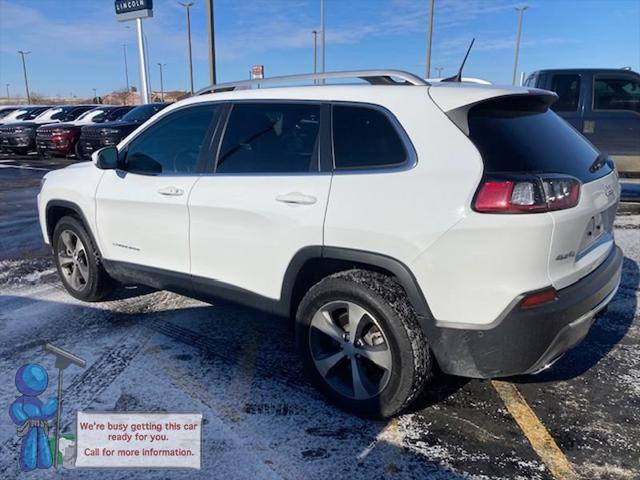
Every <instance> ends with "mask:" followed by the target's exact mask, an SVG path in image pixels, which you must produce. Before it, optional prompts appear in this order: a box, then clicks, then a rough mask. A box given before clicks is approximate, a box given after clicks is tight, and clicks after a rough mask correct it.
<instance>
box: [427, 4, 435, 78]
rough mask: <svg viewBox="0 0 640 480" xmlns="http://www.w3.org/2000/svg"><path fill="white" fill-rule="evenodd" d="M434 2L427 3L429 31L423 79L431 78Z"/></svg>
mask: <svg viewBox="0 0 640 480" xmlns="http://www.w3.org/2000/svg"><path fill="white" fill-rule="evenodd" d="M434 4H435V0H430V1H429V31H428V32H427V60H426V62H425V65H424V78H429V77H431V42H432V39H433V7H434Z"/></svg>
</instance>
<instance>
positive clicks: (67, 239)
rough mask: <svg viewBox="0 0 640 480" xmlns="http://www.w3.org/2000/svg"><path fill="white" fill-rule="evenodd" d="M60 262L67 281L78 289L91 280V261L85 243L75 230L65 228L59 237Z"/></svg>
mask: <svg viewBox="0 0 640 480" xmlns="http://www.w3.org/2000/svg"><path fill="white" fill-rule="evenodd" d="M57 250H58V264H59V265H60V270H61V271H62V274H63V275H64V277H65V280H66V281H67V283H68V284H69V285H70V286H71V288H73V289H74V290H76V291H80V290H82V289H83V288H84V287H85V286H86V285H87V282H88V281H89V262H88V259H87V251H86V249H85V246H84V244H83V243H82V241H81V240H80V238H79V237H78V235H76V234H75V233H74V232H73V231H71V230H64V231H63V232H62V233H61V234H60V237H59V239H58V249H57Z"/></svg>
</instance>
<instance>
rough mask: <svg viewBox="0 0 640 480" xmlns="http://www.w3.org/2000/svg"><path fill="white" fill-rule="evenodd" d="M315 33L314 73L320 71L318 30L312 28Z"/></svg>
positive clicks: (312, 32) (313, 33)
mask: <svg viewBox="0 0 640 480" xmlns="http://www.w3.org/2000/svg"><path fill="white" fill-rule="evenodd" d="M311 34H312V35H313V73H318V31H317V30H312V31H311Z"/></svg>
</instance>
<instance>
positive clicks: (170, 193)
mask: <svg viewBox="0 0 640 480" xmlns="http://www.w3.org/2000/svg"><path fill="white" fill-rule="evenodd" d="M158 193H159V194H160V195H164V196H165V197H179V196H180V195H184V190H183V189H181V188H178V187H163V188H161V189H159V190H158Z"/></svg>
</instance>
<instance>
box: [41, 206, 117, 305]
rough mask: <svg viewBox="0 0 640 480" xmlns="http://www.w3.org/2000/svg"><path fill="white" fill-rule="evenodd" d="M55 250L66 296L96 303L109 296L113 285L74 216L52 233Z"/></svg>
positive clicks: (80, 224) (96, 252) (93, 246)
mask: <svg viewBox="0 0 640 480" xmlns="http://www.w3.org/2000/svg"><path fill="white" fill-rule="evenodd" d="M52 246H53V256H54V261H55V264H56V267H57V269H58V274H59V275H60V279H61V280H62V284H63V285H64V287H65V289H66V290H67V292H69V293H70V294H71V295H72V296H73V297H75V298H77V299H79V300H84V301H85V302H96V301H99V300H102V299H103V298H104V297H106V296H107V294H108V293H109V292H110V291H111V288H112V283H113V282H112V280H111V278H110V277H109V275H108V274H107V272H106V271H105V270H104V267H103V266H102V264H101V263H100V256H99V254H98V251H97V248H96V247H95V245H94V244H93V241H92V240H91V237H90V236H89V234H88V233H87V231H86V229H85V227H84V226H83V225H82V223H81V222H80V221H79V220H78V219H76V218H75V217H71V216H68V217H63V218H62V219H60V221H59V222H58V223H57V224H56V227H55V230H54V232H53V239H52Z"/></svg>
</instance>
